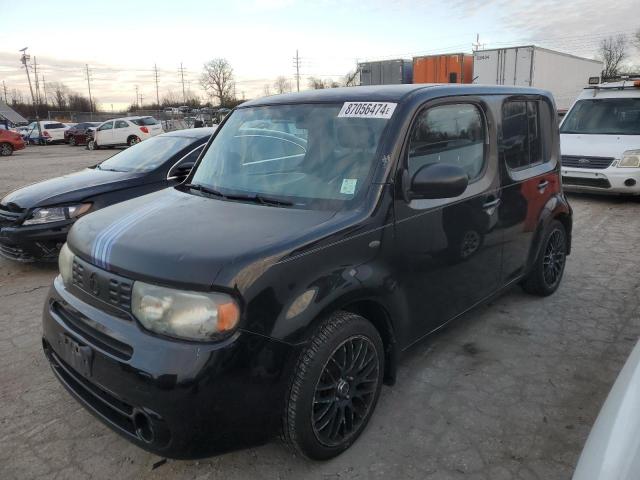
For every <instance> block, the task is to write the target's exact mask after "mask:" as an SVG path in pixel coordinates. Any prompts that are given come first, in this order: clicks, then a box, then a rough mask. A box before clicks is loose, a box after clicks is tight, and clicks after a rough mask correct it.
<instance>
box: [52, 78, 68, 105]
mask: <svg viewBox="0 0 640 480" xmlns="http://www.w3.org/2000/svg"><path fill="white" fill-rule="evenodd" d="M49 89H50V91H51V92H53V95H52V97H53V103H54V105H55V107H56V108H57V109H58V110H66V109H67V99H68V98H69V93H70V92H69V88H68V87H67V86H66V85H65V84H64V83H62V82H51V83H49Z"/></svg>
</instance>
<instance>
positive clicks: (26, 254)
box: [0, 221, 73, 262]
mask: <svg viewBox="0 0 640 480" xmlns="http://www.w3.org/2000/svg"><path fill="white" fill-rule="evenodd" d="M72 225H73V221H68V222H56V223H50V224H42V225H15V226H8V227H2V228H0V255H1V256H3V257H5V258H9V259H11V260H15V261H18V262H36V261H41V262H54V261H56V260H57V259H58V252H59V251H60V248H61V247H62V245H63V244H64V242H65V241H66V239H67V234H68V233H69V229H70V228H71V226H72Z"/></svg>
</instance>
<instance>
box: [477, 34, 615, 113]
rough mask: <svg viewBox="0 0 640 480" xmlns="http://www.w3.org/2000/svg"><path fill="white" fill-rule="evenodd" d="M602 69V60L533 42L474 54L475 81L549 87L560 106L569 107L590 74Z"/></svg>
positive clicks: (487, 83) (486, 83)
mask: <svg viewBox="0 0 640 480" xmlns="http://www.w3.org/2000/svg"><path fill="white" fill-rule="evenodd" d="M601 72H602V62H601V61H599V60H591V59H589V58H582V57H576V56H574V55H569V54H566V53H562V52H556V51H553V50H548V49H546V48H540V47H536V46H533V45H529V46H524V47H511V48H500V49H495V50H478V51H476V52H474V54H473V83H478V84H485V85H521V86H527V87H536V88H541V89H544V90H549V91H550V92H551V93H553V96H554V97H555V99H556V105H557V107H558V110H567V109H568V108H569V107H570V106H571V104H572V103H573V101H574V100H575V98H576V97H577V96H578V94H580V92H582V89H583V88H584V87H585V85H587V83H588V81H589V78H590V77H599V76H600V74H601Z"/></svg>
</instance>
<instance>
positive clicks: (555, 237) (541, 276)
mask: <svg viewBox="0 0 640 480" xmlns="http://www.w3.org/2000/svg"><path fill="white" fill-rule="evenodd" d="M566 259H567V232H566V230H565V228H564V225H562V223H560V222H559V221H558V220H553V221H552V222H551V223H550V224H549V226H548V227H547V229H546V231H545V233H544V235H543V237H542V246H541V248H540V251H539V252H538V256H537V257H536V259H535V262H534V264H533V265H532V267H531V271H530V272H529V274H528V275H527V277H526V278H525V279H524V281H523V282H522V289H523V290H524V291H525V292H527V293H531V294H533V295H539V296H542V297H546V296H548V295H551V294H552V293H553V292H555V291H556V290H557V289H558V287H559V286H560V281H561V280H562V275H563V274H564V267H565V264H566Z"/></svg>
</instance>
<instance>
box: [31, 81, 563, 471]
mask: <svg viewBox="0 0 640 480" xmlns="http://www.w3.org/2000/svg"><path fill="white" fill-rule="evenodd" d="M555 119H556V110H555V106H554V102H553V98H552V97H551V95H550V94H549V93H548V92H546V91H541V90H536V89H531V88H518V87H496V86H476V85H471V86H452V85H446V86H429V85H394V86H380V87H353V88H337V89H329V90H323V91H312V92H304V93H299V94H286V95H280V96H272V97H267V98H263V99H259V100H254V101H250V102H247V103H245V104H243V105H241V106H240V107H238V108H236V109H235V110H234V111H233V112H232V113H231V114H230V115H229V116H228V117H227V118H226V119H225V121H224V123H223V124H222V125H221V127H220V128H219V129H218V130H217V131H216V132H215V134H214V135H213V137H212V138H211V139H210V140H209V142H208V143H207V146H206V147H205V151H204V152H203V153H202V154H201V155H200V157H199V160H198V162H197V164H196V166H195V167H194V169H193V170H192V172H191V173H190V174H189V176H188V177H187V179H186V180H185V182H183V183H181V184H180V185H177V186H174V187H171V188H167V189H164V190H161V191H158V192H155V193H151V194H148V195H145V196H142V197H139V198H136V199H133V200H130V201H127V202H124V203H121V204H118V205H114V206H111V207H108V208H105V209H102V210H99V211H97V212H95V213H91V214H89V215H87V216H85V217H82V218H80V219H79V220H78V221H77V222H76V223H75V224H74V226H73V228H72V229H71V231H70V234H69V236H68V240H67V243H66V244H65V246H64V247H63V248H62V251H61V254H60V259H59V264H60V275H59V276H58V277H57V278H56V279H55V281H54V283H53V286H52V288H51V291H50V295H49V298H48V299H47V302H46V305H45V307H44V320H43V322H44V338H43V346H44V351H45V353H46V355H47V358H48V359H49V361H50V363H51V366H52V368H53V372H54V373H55V375H56V377H57V378H58V379H59V380H60V382H61V383H62V384H63V385H64V386H65V387H66V388H67V389H68V390H69V392H70V393H71V394H72V395H73V396H74V397H75V398H76V399H77V400H78V401H79V402H80V403H81V404H82V405H84V406H85V407H86V408H87V409H88V410H89V411H91V412H92V413H93V414H94V415H95V416H97V417H98V418H99V419H100V420H102V421H103V422H105V423H106V424H107V425H109V426H110V427H111V428H113V429H114V430H115V431H117V432H118V433H120V434H121V435H123V436H125V437H126V438H128V439H129V440H131V441H133V442H134V443H136V444H137V445H139V446H141V447H143V448H145V449H148V450H150V451H153V452H156V453H157V454H159V455H163V456H168V457H174V458H195V457H201V456H207V455H212V454H216V453H221V452H225V451H228V450H231V449H235V448H240V447H245V446H250V445H255V444H258V443H261V442H265V441H267V440H268V439H269V438H272V437H273V436H274V435H276V434H277V433H279V432H282V433H283V436H284V438H285V439H286V440H287V441H288V442H289V443H290V444H291V445H292V446H293V447H295V448H296V449H297V450H298V451H300V452H301V453H303V454H304V455H306V456H308V457H310V458H312V459H328V458H331V457H333V456H335V455H338V454H339V453H341V452H343V451H344V450H346V449H347V448H348V447H349V446H350V445H351V444H352V443H353V442H354V441H355V440H356V439H357V438H358V436H359V435H360V434H361V433H362V431H363V430H364V428H365V427H366V425H367V423H368V422H369V419H370V418H371V415H372V414H373V411H374V409H375V407H376V402H377V400H378V397H379V395H380V391H381V387H382V385H383V383H386V384H388V385H392V384H393V383H394V380H395V375H396V369H397V366H398V362H399V361H400V359H401V357H402V353H403V352H404V351H406V350H407V349H408V348H409V347H410V346H411V345H413V344H414V343H416V342H417V341H419V340H420V339H422V338H424V337H426V336H427V335H429V334H430V333H432V332H434V331H436V330H438V329H439V328H441V327H442V326H443V325H445V324H446V323H447V322H450V321H451V320H453V319H455V318H457V317H459V316H461V315H463V314H464V313H465V312H467V311H468V310H470V309H471V308H472V307H474V306H476V305H478V304H482V303H484V302H487V300H488V299H490V298H492V297H493V296H495V295H497V294H499V293H501V292H503V291H504V290H505V289H508V288H510V287H512V286H515V285H516V284H519V285H521V286H522V288H524V290H525V291H527V292H530V293H533V294H537V295H542V296H545V295H549V294H551V293H553V292H554V291H555V290H556V289H557V288H558V285H559V284H560V281H561V278H562V275H563V271H564V267H565V262H566V257H567V255H568V254H569V252H570V245H571V225H572V213H571V208H570V207H569V204H568V203H567V200H566V198H565V196H564V194H563V192H562V187H561V183H560V174H559V170H560V154H559V136H558V129H557V125H556V120H555ZM374 435H375V434H374Z"/></svg>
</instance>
